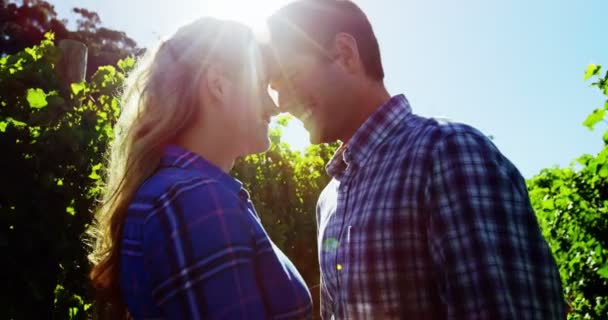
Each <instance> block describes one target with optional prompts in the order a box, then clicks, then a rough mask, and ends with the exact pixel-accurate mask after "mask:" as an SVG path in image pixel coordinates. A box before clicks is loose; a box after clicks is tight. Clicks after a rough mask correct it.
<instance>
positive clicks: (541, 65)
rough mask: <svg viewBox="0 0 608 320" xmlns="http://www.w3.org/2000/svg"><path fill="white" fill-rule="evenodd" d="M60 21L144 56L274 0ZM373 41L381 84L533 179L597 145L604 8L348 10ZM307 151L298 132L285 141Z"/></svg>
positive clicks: (190, 3) (368, 1)
mask: <svg viewBox="0 0 608 320" xmlns="http://www.w3.org/2000/svg"><path fill="white" fill-rule="evenodd" d="M50 2H51V3H53V4H54V5H55V7H56V9H57V11H58V13H59V15H60V17H62V18H66V17H67V18H69V19H71V20H73V17H72V15H71V14H70V13H69V11H70V10H71V8H73V7H83V8H86V9H89V10H93V11H95V12H97V13H98V14H99V15H100V17H101V20H102V22H103V24H104V25H105V26H107V27H110V28H114V29H117V30H123V31H125V32H126V33H127V34H128V35H129V36H131V37H132V38H134V39H135V40H136V41H138V43H139V44H140V45H141V46H150V45H153V44H155V43H156V41H158V39H159V38H161V37H164V36H168V35H170V34H171V33H172V32H173V31H174V30H176V29H177V27H178V26H180V25H181V24H184V23H186V22H189V21H192V20H194V19H195V18H197V17H200V16H204V15H215V16H221V17H232V18H235V19H240V20H248V21H252V20H256V19H257V20H258V21H259V20H260V18H262V17H264V16H265V15H267V14H269V13H270V11H272V9H273V8H276V7H278V6H280V5H281V4H282V3H285V2H286V1H282V0H260V1H253V0H240V1H239V0H206V1H203V0H172V1H159V0H128V1H125V0H120V1H119V0H104V1H99V0H55V1H53V0H50ZM355 2H356V3H357V4H359V6H361V7H362V8H363V10H364V11H365V12H366V13H367V15H368V17H369V19H370V21H371V23H372V26H373V27H374V30H375V32H376V35H377V37H378V40H379V42H380V48H381V52H382V59H383V64H384V68H385V73H386V75H387V76H386V85H387V87H388V89H389V91H390V92H391V93H392V94H398V93H405V94H406V96H407V97H408V99H409V100H410V102H411V104H412V107H413V109H414V112H416V113H419V114H422V115H426V116H437V117H445V118H449V119H451V120H454V121H459V122H465V123H468V124H471V125H473V126H475V127H477V128H479V129H480V130H481V131H482V132H484V133H485V134H487V135H492V136H494V142H495V143H496V144H497V145H498V147H499V148H500V149H501V150H502V151H503V153H504V154H505V155H507V157H509V158H510V159H511V160H512V161H513V162H514V163H515V165H516V166H517V167H518V168H519V169H520V170H521V171H522V173H523V175H524V176H525V177H531V176H532V175H534V174H536V173H538V172H539V170H540V169H542V168H545V167H549V166H553V165H559V166H567V165H568V164H569V163H570V162H571V161H572V160H573V159H574V158H576V157H577V156H579V155H581V154H583V153H596V152H598V151H599V150H600V149H601V147H602V146H603V144H602V140H601V132H603V130H600V129H604V128H605V127H600V128H598V129H596V132H590V131H589V130H588V129H586V128H585V127H583V126H582V125H581V123H582V122H583V121H584V120H585V118H586V116H587V114H589V113H591V111H592V110H593V109H594V108H597V107H600V106H602V105H603V103H604V102H603V101H604V99H603V98H602V96H601V94H600V92H599V90H597V89H595V88H589V86H588V83H585V82H583V81H582V76H583V72H584V69H585V68H586V66H587V65H588V64H589V63H596V64H603V65H604V66H606V67H608V41H606V36H607V33H606V29H605V24H604V20H605V18H606V13H608V1H606V0H586V1H566V0H536V1H529V0H509V1H486V0H463V1H439V0H426V1H413V0H355ZM286 140H287V141H288V142H289V143H290V144H291V145H293V146H295V147H297V148H303V147H304V146H306V144H307V143H308V137H307V133H306V132H305V131H304V129H303V128H302V127H301V125H299V124H298V123H295V124H294V125H292V126H291V127H290V128H289V130H287V132H286Z"/></svg>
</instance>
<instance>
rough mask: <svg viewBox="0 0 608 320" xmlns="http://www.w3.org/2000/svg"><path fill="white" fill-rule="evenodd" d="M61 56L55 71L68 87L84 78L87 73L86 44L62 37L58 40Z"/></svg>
mask: <svg viewBox="0 0 608 320" xmlns="http://www.w3.org/2000/svg"><path fill="white" fill-rule="evenodd" d="M59 49H60V50H61V57H60V59H59V65H58V66H57V71H58V72H59V78H60V79H61V81H62V82H63V84H64V85H66V86H67V87H68V88H69V86H70V84H72V83H74V82H82V81H84V80H85V77H86V73H87V51H88V48H87V46H86V45H85V44H84V43H82V42H80V41H76V40H69V39H63V40H61V41H59Z"/></svg>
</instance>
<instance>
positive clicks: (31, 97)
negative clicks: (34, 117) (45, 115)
mask: <svg viewBox="0 0 608 320" xmlns="http://www.w3.org/2000/svg"><path fill="white" fill-rule="evenodd" d="M27 102H28V103H29V105H30V107H31V108H34V109H41V108H44V107H46V106H47V105H48V102H47V101H46V93H44V90H42V89H39V88H30V89H27Z"/></svg>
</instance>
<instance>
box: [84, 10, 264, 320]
mask: <svg viewBox="0 0 608 320" xmlns="http://www.w3.org/2000/svg"><path fill="white" fill-rule="evenodd" d="M252 41H254V39H253V36H252V34H251V32H250V31H249V29H248V28H247V27H245V26H243V25H241V24H238V23H236V22H230V21H222V20H217V19H213V18H202V19H199V20H197V21H195V22H193V23H190V24H188V25H186V26H184V27H182V28H180V29H179V30H178V31H177V32H176V33H175V34H174V35H173V36H172V37H171V38H170V39H169V40H167V41H165V42H164V43H162V44H161V45H160V47H159V48H158V49H157V50H155V51H154V52H149V53H148V54H147V55H146V56H145V57H144V58H143V59H142V60H141V61H139V62H138V64H137V66H136V68H135V70H134V71H133V72H132V73H131V74H130V75H129V77H128V79H127V81H126V85H125V90H124V93H123V97H122V112H121V115H120V117H119V119H118V121H117V123H116V125H115V127H114V134H115V136H114V140H113V142H112V144H111V146H110V147H109V155H108V163H107V166H106V170H105V179H104V192H103V198H102V199H101V204H100V206H99V207H98V208H97V210H96V213H95V221H94V223H93V225H92V227H91V228H90V230H89V234H90V235H91V237H92V243H93V250H92V252H91V254H90V255H89V260H90V261H91V262H92V264H93V268H92V270H91V273H90V278H91V280H92V284H93V287H94V289H95V291H96V295H97V297H96V298H97V304H98V308H97V309H98V313H102V314H105V315H106V316H107V317H111V318H112V319H119V318H127V317H128V312H127V311H126V308H125V306H124V304H123V302H122V299H121V292H120V285H119V272H120V267H119V266H120V243H121V237H122V226H123V224H124V222H125V217H126V215H127V211H128V208H129V205H130V203H131V201H132V199H133V197H134V195H135V193H136V192H137V190H138V188H139V187H140V185H141V184H142V183H143V182H144V181H145V180H146V179H147V178H148V177H150V176H151V175H152V174H153V173H154V171H155V170H156V169H157V167H158V165H159V162H160V158H161V154H162V152H163V149H164V147H165V146H166V145H167V144H169V143H171V142H173V141H175V139H176V138H177V137H178V136H179V135H180V134H181V133H183V132H184V130H186V129H187V128H189V126H190V125H191V120H192V119H195V117H196V114H197V112H198V110H199V109H200V108H201V106H200V104H201V101H200V98H199V97H200V92H199V88H200V83H201V77H202V75H203V74H204V73H205V68H206V67H207V66H208V65H209V64H222V65H223V66H224V67H225V68H229V69H231V71H234V72H238V71H239V70H242V69H243V67H244V65H245V63H247V61H246V59H244V58H243V57H244V56H246V55H244V52H246V51H247V48H248V47H249V46H250V45H251V43H252Z"/></svg>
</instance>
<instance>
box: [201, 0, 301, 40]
mask: <svg viewBox="0 0 608 320" xmlns="http://www.w3.org/2000/svg"><path fill="white" fill-rule="evenodd" d="M205 2H206V8H205V9H206V11H205V12H206V14H208V15H210V16H213V17H216V18H221V19H229V20H235V21H238V22H241V23H244V24H246V25H248V26H249V27H251V28H252V29H253V30H254V31H256V32H259V33H261V34H263V33H265V20H266V18H268V16H270V15H271V14H272V13H273V12H274V11H276V10H277V9H279V8H280V7H281V6H283V5H285V4H287V3H289V2H290V0H259V1H255V0H208V1H205Z"/></svg>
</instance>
